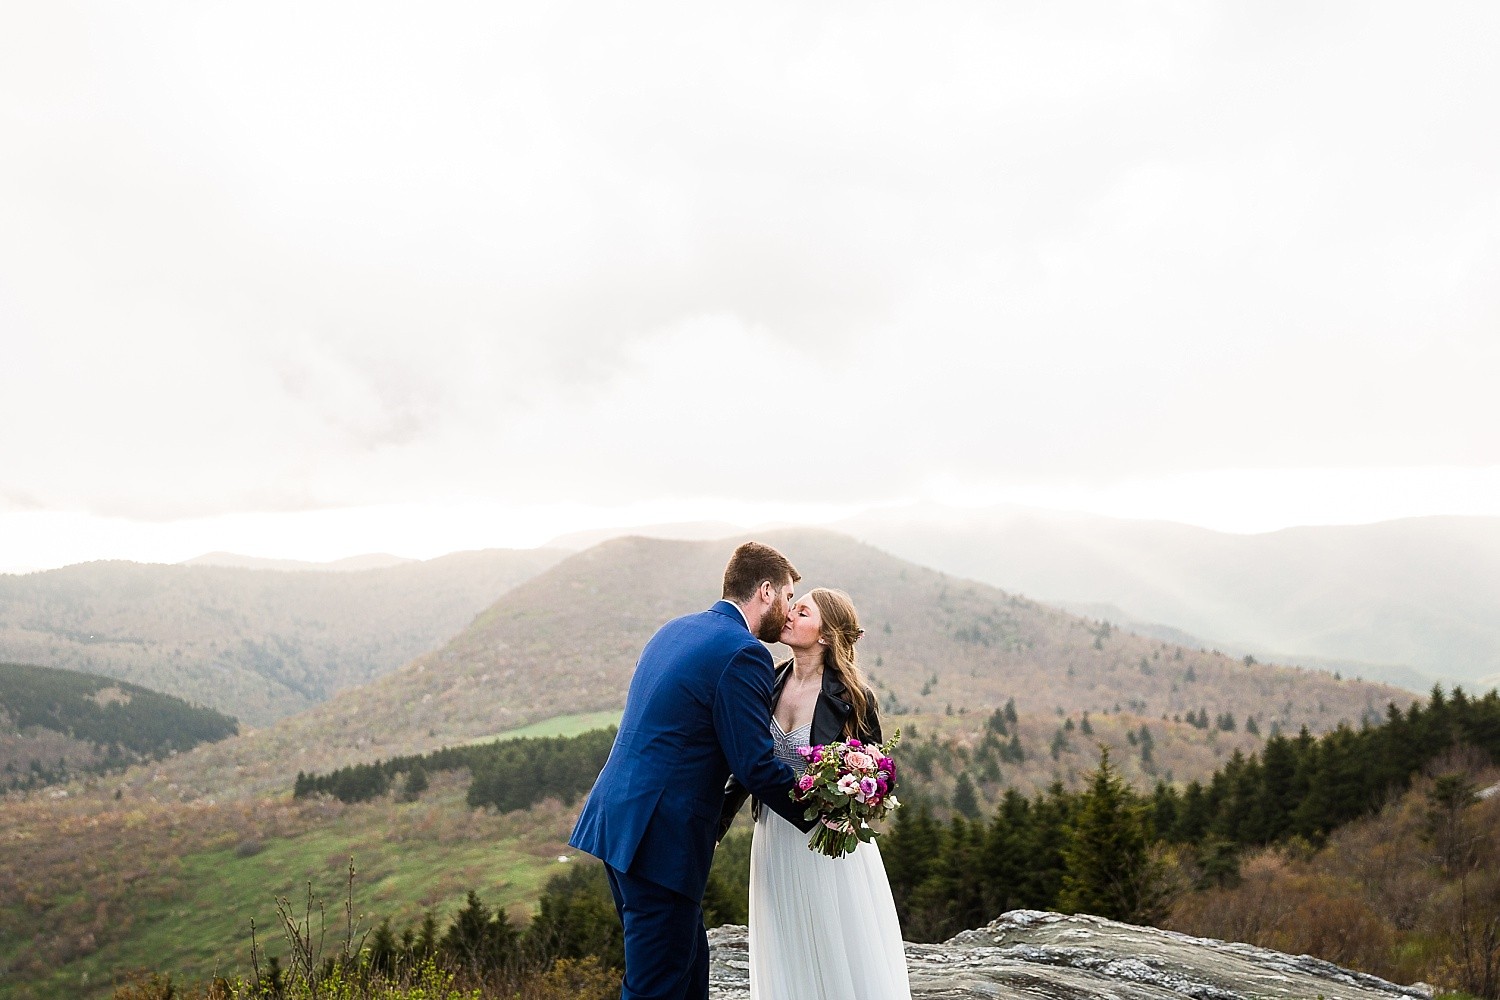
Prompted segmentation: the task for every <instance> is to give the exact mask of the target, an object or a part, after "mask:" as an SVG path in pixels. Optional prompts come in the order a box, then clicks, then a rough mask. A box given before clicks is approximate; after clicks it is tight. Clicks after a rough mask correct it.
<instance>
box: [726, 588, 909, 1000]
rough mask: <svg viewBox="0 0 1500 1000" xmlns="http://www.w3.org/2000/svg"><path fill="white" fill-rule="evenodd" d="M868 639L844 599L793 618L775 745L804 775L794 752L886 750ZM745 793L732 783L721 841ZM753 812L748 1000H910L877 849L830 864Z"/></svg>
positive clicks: (816, 599) (798, 609)
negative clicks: (868, 670) (861, 648)
mask: <svg viewBox="0 0 1500 1000" xmlns="http://www.w3.org/2000/svg"><path fill="white" fill-rule="evenodd" d="M863 634H864V630H863V629H861V628H860V627H859V622H858V619H857V618H856V616H855V612H854V604H853V602H852V601H850V600H849V596H848V595H847V594H845V593H843V592H842V591H837V590H829V589H827V588H824V587H818V588H816V589H814V590H811V591H809V592H808V593H807V595H806V596H804V597H803V598H802V599H801V600H800V601H798V602H797V604H796V605H795V606H794V607H793V608H792V609H791V611H790V612H789V613H788V615H787V623H786V627H785V628H783V629H782V631H781V641H782V642H783V643H785V644H786V645H787V646H790V647H791V650H792V654H793V656H792V659H790V660H788V661H786V662H785V663H782V664H781V665H780V666H779V667H778V668H777V671H776V686H775V688H774V689H773V691H772V694H771V698H772V702H773V714H772V719H771V737H772V739H773V740H774V741H775V743H776V754H777V756H779V757H781V758H782V759H783V760H785V761H786V762H787V763H789V764H791V765H792V767H793V768H794V769H796V770H797V771H798V772H799V773H800V772H801V771H802V770H803V767H804V762H803V761H802V759H801V758H800V757H799V756H798V755H797V750H796V748H797V747H800V746H818V745H821V744H825V743H834V742H838V741H841V740H847V739H849V738H850V737H854V738H857V739H859V740H861V741H863V742H866V743H879V742H881V732H880V717H879V713H878V710H877V706H876V703H875V696H874V693H873V692H872V691H871V690H870V689H869V687H868V686H866V684H865V682H864V678H863V677H862V676H861V674H860V670H859V667H858V666H857V665H856V663H855V655H854V644H855V642H856V641H857V640H858V639H859V637H860V636H861V635H863ZM748 794H749V793H748V792H746V791H745V789H744V787H743V786H742V785H740V784H739V782H738V781H736V780H735V779H734V778H730V779H729V784H728V785H727V786H726V787H725V789H724V808H723V812H722V814H721V816H720V821H719V836H720V838H722V837H723V836H724V833H725V832H726V831H728V829H729V825H730V823H731V822H733V820H734V817H735V814H736V813H737V812H739V809H740V807H741V806H742V805H743V804H744V802H745V799H746V798H747V797H748ZM752 814H753V815H754V816H755V832H754V835H753V839H752V841H751V844H750V997H751V1000H850V998H854V997H857V998H859V1000H909V998H910V996H911V988H910V986H909V985H908V982H907V975H906V953H905V951H904V950H903V947H902V944H901V925H900V923H899V922H898V921H897V919H896V905H895V902H894V900H892V898H891V886H890V882H889V881H888V880H887V879H886V875H885V865H884V863H883V862H882V861H881V860H880V849H879V848H878V847H876V846H875V843H874V842H873V841H872V842H870V843H868V844H860V845H859V847H858V848H856V849H855V850H854V851H853V852H852V853H850V854H848V855H846V856H844V857H842V858H838V859H834V858H829V857H825V856H824V855H822V854H819V853H817V852H815V851H811V850H809V849H808V847H807V837H808V835H807V834H806V833H803V832H801V831H799V830H798V829H797V828H796V827H795V826H793V825H792V824H791V823H789V822H787V821H786V820H785V819H782V818H781V817H780V816H778V815H776V813H775V812H773V811H771V810H770V809H761V808H760V803H759V802H756V803H754V804H753V806H752Z"/></svg>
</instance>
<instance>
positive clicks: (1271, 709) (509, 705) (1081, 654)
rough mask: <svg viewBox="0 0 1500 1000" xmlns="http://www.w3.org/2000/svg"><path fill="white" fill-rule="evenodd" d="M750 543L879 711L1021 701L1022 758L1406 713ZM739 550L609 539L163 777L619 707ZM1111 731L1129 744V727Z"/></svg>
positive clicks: (945, 713)
mask: <svg viewBox="0 0 1500 1000" xmlns="http://www.w3.org/2000/svg"><path fill="white" fill-rule="evenodd" d="M761 538H762V539H763V540H765V541H768V542H770V543H772V544H775V545H777V546H778V547H780V548H781V549H782V550H783V551H785V552H786V553H787V554H788V556H789V557H790V558H791V559H792V560H793V561H794V563H795V564H796V565H797V567H798V568H799V570H801V572H802V574H803V580H802V582H801V583H800V584H799V590H805V589H806V588H808V587H810V586H816V585H835V586H838V587H840V588H841V589H844V590H846V591H847V592H848V593H849V594H850V595H851V596H852V597H853V599H854V600H855V602H856V605H857V606H858V608H859V609H860V617H861V621H862V623H863V625H864V627H865V629H866V635H865V637H864V638H863V639H862V640H861V641H860V646H859V651H860V656H861V662H862V663H863V665H864V669H865V670H866V671H867V673H868V676H869V679H870V681H871V683H872V685H873V687H874V689H875V691H876V693H877V695H878V696H879V697H880V699H881V704H882V706H883V709H884V711H885V712H886V713H887V714H888V715H889V716H890V717H892V718H893V719H894V718H898V717H901V716H911V717H912V718H913V719H914V720H915V719H920V720H922V724H923V725H924V726H926V727H928V728H931V727H938V728H947V729H952V730H954V731H959V730H963V731H966V732H969V733H971V734H972V733H975V732H976V731H977V729H978V727H979V726H980V725H981V724H982V718H983V717H982V715H981V714H980V713H981V712H984V713H987V712H988V711H990V710H992V709H994V708H996V707H999V706H1002V705H1004V704H1006V702H1007V701H1009V700H1011V699H1014V701H1015V705H1016V708H1017V709H1018V711H1019V713H1020V714H1021V716H1022V718H1023V721H1024V723H1025V724H1024V725H1023V726H1022V729H1023V731H1025V733H1026V736H1027V740H1028V742H1030V744H1031V747H1030V749H1031V753H1032V755H1033V757H1037V756H1039V755H1042V754H1045V753H1046V750H1047V746H1048V742H1047V741H1048V739H1049V738H1052V737H1053V736H1054V730H1055V729H1057V728H1058V727H1060V726H1062V725H1063V723H1064V721H1065V719H1069V718H1073V719H1077V718H1078V717H1079V716H1080V715H1081V713H1083V712H1088V713H1091V714H1092V715H1093V717H1094V720H1095V722H1096V723H1098V724H1099V725H1105V724H1106V723H1105V721H1104V720H1106V719H1108V718H1111V717H1116V718H1118V717H1128V719H1130V720H1131V721H1130V723H1129V726H1131V727H1134V726H1137V725H1140V724H1145V723H1152V724H1154V725H1156V726H1157V728H1158V730H1159V733H1158V738H1162V737H1170V738H1171V739H1172V740H1175V741H1178V742H1184V741H1185V742H1186V743H1190V744H1193V745H1196V746H1198V747H1199V748H1200V749H1201V748H1202V747H1203V746H1206V745H1207V744H1208V743H1209V741H1210V740H1211V739H1213V738H1215V737H1214V736H1211V734H1210V733H1209V732H1206V731H1205V729H1206V728H1207V727H1206V726H1203V727H1199V728H1197V729H1195V728H1193V727H1192V725H1191V724H1189V723H1186V722H1185V721H1184V719H1185V717H1186V716H1187V715H1189V714H1193V715H1199V714H1201V715H1202V717H1203V719H1204V721H1205V723H1206V721H1207V718H1208V717H1209V716H1212V717H1213V718H1215V719H1218V718H1219V717H1221V716H1222V715H1225V714H1229V715H1232V716H1233V717H1235V718H1236V719H1238V720H1239V722H1240V724H1241V725H1243V724H1244V723H1245V721H1246V720H1247V719H1248V718H1250V717H1252V716H1253V717H1254V718H1255V719H1256V721H1257V725H1258V727H1259V728H1260V729H1261V730H1262V731H1266V730H1268V729H1269V727H1271V726H1273V725H1275V726H1279V727H1280V728H1282V729H1290V730H1292V731H1295V729H1296V728H1298V727H1300V726H1302V725H1307V726H1309V727H1310V728H1311V729H1313V730H1314V731H1322V730H1326V729H1329V728H1332V727H1333V726H1335V725H1337V724H1338V723H1339V722H1341V721H1344V722H1349V723H1351V724H1358V723H1359V721H1360V720H1361V719H1364V718H1368V717H1372V716H1373V717H1379V716H1380V715H1381V714H1382V713H1383V711H1384V708H1385V706H1386V704H1387V703H1388V702H1390V701H1396V702H1398V703H1401V704H1405V703H1406V702H1408V701H1410V700H1411V699H1412V695H1411V694H1410V693H1409V692H1406V691H1402V690H1400V689H1397V688H1394V687H1390V686H1386V685H1379V684H1374V683H1370V682H1363V681H1356V680H1353V679H1346V680H1340V679H1337V678H1335V677H1334V676H1333V675H1331V674H1328V673H1325V672H1322V671H1307V670H1301V669H1298V668H1289V667H1276V666H1270V665H1266V664H1261V663H1257V662H1246V661H1245V660H1243V659H1236V658H1232V657H1230V656H1227V655H1225V654H1223V653H1220V652H1215V651H1211V650H1203V649H1199V648H1196V647H1187V646H1182V645H1178V644H1172V643H1167V642H1164V641H1162V640H1159V639H1154V638H1150V637H1145V636H1138V635H1134V634H1131V633H1128V632H1124V631H1121V630H1119V629H1117V628H1114V627H1112V626H1111V625H1109V624H1108V623H1106V622H1100V621H1094V620H1090V619H1086V618H1083V617H1079V616H1076V615H1071V614H1068V613H1066V612H1064V611H1060V610H1058V609H1055V608H1051V607H1048V606H1045V605H1042V604H1039V603H1037V602H1035V601H1032V600H1029V599H1026V598H1022V597H1018V596H1016V595H1013V594H1010V593H1007V592H1005V591H1002V590H999V589H997V588H994V587H990V586H987V585H985V584H981V583H976V582H973V581H969V580H964V579H960V578H956V577H952V576H948V575H946V574H944V573H940V572H938V571H936V570H932V569H926V568H924V567H921V566H917V565H915V564H913V563H909V562H906V561H904V560H901V559H898V558H896V557H894V556H891V555H889V554H887V553H885V552H882V551H880V550H879V549H876V548H874V547H873V546H870V545H866V544H864V543H861V542H858V541H855V540H854V539H851V538H848V537H847V536H843V535H838V534H835V533H832V532H826V531H816V530H806V529H804V530H794V531H787V532H773V533H770V534H766V535H762V536H761ZM732 545H733V540H720V541H715V542H686V541H671V540H662V539H650V538H640V537H627V538H619V539H614V540H611V541H608V542H604V543H602V544H600V545H597V546H594V547H593V548H590V549H587V550H585V551H583V552H580V553H577V554H575V555H572V556H569V557H568V558H566V559H564V560H563V561H561V562H559V563H558V564H556V565H554V566H552V567H551V568H549V569H547V570H545V571H543V572H541V573H539V574H538V575H536V576H535V577H533V578H531V579H529V580H526V581H525V582H523V583H521V584H518V585H517V586H516V587H514V588H513V589H511V590H509V591H508V592H506V593H505V594H503V595H501V597H500V598H499V599H498V600H497V601H496V602H495V603H494V604H493V605H491V606H490V607H489V608H488V609H486V610H485V611H484V612H483V613H482V614H480V615H479V616H478V617H477V618H475V619H474V621H473V623H472V624H471V625H470V626H469V627H468V628H466V629H464V630H463V631H461V632H459V633H458V634H457V635H455V636H454V637H453V638H452V639H450V640H449V641H448V642H447V643H446V644H444V645H442V646H441V647H440V648H438V649H435V650H433V651H432V652H429V653H425V654H423V655H421V656H418V657H416V658H415V659H414V660H412V661H411V662H409V663H407V664H405V665H404V666H402V667H401V668H400V669H398V670H395V671H393V672H391V673H388V674H386V675H384V676H381V677H378V678H376V679H374V680H372V681H370V682H368V683H366V684H363V685H361V686H358V687H352V688H349V689H347V690H344V691H341V692H339V693H337V694H335V695H334V696H333V697H331V698H330V699H329V700H328V701H326V702H325V703H322V704H319V705H316V706H313V707H311V708H309V709H308V710H306V711H304V712H302V713H299V714H298V715H296V716H293V717H290V718H287V719H284V720H282V721H280V722H279V723H277V724H276V725H275V726H272V727H269V728H266V729H264V730H262V731H259V732H254V733H247V734H245V735H243V736H241V737H238V738H236V739H231V740H228V741H225V742H224V743H221V744H219V745H217V746H213V747H204V748H201V749H200V750H199V751H197V752H195V753H194V754H192V755H189V756H188V757H184V758H182V759H180V760H178V761H174V762H173V763H172V764H171V765H170V767H164V768H163V769H160V770H161V771H162V773H164V774H165V775H166V779H165V780H170V781H172V782H175V783H177V784H179V785H180V786H182V787H191V788H197V789H199V790H200V793H201V794H215V795H224V794H228V792H229V789H231V788H235V789H239V790H240V791H241V792H242V793H246V794H253V793H265V792H268V791H270V790H272V789H274V788H277V787H280V785H289V783H290V778H291V776H293V775H295V773H296V772H297V771H299V770H307V771H326V770H329V769H331V768H334V767H340V766H344V765H346V764H350V763H355V762H359V761H367V760H372V759H375V758H386V757H390V756H394V755H398V754H409V753H416V752H426V751H428V750H432V749H436V748H437V747H439V746H443V745H454V744H457V743H462V742H468V741H472V740H477V739H482V738H484V737H487V736H491V735H493V734H496V733H501V732H506V731H511V730H514V729H516V728H518V727H522V726H525V725H528V724H530V723H535V722H538V721H542V720H546V719H551V718H556V717H559V716H571V715H577V714H583V713H596V712H605V711H610V710H619V709H620V708H621V707H622V706H623V704H624V697H625V692H626V689H627V687H628V685H629V680H630V675H631V672H632V670H633V668H634V664H635V660H636V657H637V655H638V654H639V652H640V649H641V647H642V646H643V645H644V644H645V642H646V640H647V639H648V638H650V636H651V634H652V632H653V631H654V630H655V629H656V628H657V627H659V626H660V625H661V623H662V622H664V621H666V620H668V619H670V618H673V617H676V616H678V615H682V614H688V613H691V612H693V611H698V610H702V609H703V608H706V607H708V606H709V605H710V604H712V603H713V602H714V600H715V599H717V597H718V585H719V580H720V575H721V574H722V572H723V565H724V561H725V559H726V557H727V555H728V553H729V551H730V550H731V548H732ZM774 648H775V649H777V650H781V651H782V652H783V653H784V650H782V649H781V647H774ZM1071 725H1072V723H1069V726H1071ZM1110 726H1111V728H1112V729H1116V730H1118V732H1116V733H1115V735H1116V736H1117V737H1118V738H1119V742H1120V743H1121V744H1122V745H1123V744H1124V742H1125V739H1124V737H1125V735H1126V733H1125V730H1126V728H1127V727H1126V725H1125V724H1124V723H1123V722H1120V723H1113V724H1110ZM1242 739H1248V742H1247V743H1246V744H1245V748H1246V749H1249V748H1250V747H1252V746H1253V745H1254V743H1255V740H1254V739H1253V738H1252V737H1246V736H1245V735H1244V733H1243V731H1242V730H1237V731H1236V732H1235V734H1233V736H1231V735H1230V734H1223V739H1222V743H1221V744H1220V746H1219V748H1218V749H1219V750H1221V751H1222V750H1224V749H1225V747H1227V746H1229V745H1230V744H1232V743H1234V742H1235V741H1238V740H1242ZM1083 743H1084V744H1085V745H1087V744H1088V743H1089V740H1087V739H1084V740H1083ZM1162 752H1163V753H1165V752H1166V748H1165V747H1164V748H1163V750H1162ZM1158 756H1159V757H1160V756H1161V754H1160V753H1159V754H1158ZM1169 759H1170V755H1168V757H1164V758H1162V763H1163V766H1166V767H1170V766H1171V765H1170V764H1168V763H1166V761H1167V760H1169ZM1214 759H1215V755H1214V754H1209V755H1207V756H1206V757H1201V758H1200V759H1195V760H1191V761H1189V760H1188V759H1186V758H1185V759H1184V761H1183V764H1182V765H1181V766H1180V768H1179V770H1178V771H1177V773H1178V774H1179V775H1182V774H1185V773H1186V772H1187V771H1191V772H1194V773H1196V772H1200V771H1201V772H1203V773H1207V771H1208V770H1211V769H1212V766H1213V760H1214ZM1051 764H1052V762H1051V761H1045V762H1041V769H1040V771H1039V772H1038V773H1036V774H1035V777H1036V778H1037V779H1038V780H1050V778H1051V777H1053V775H1052V773H1051V772H1052V770H1053V768H1052V766H1051ZM1181 768H1185V769H1186V770H1183V769H1181Z"/></svg>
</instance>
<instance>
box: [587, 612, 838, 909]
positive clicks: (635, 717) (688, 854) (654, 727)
mask: <svg viewBox="0 0 1500 1000" xmlns="http://www.w3.org/2000/svg"><path fill="white" fill-rule="evenodd" d="M774 678H775V667H774V665H773V662H772V660H771V654H770V653H769V652H767V650H766V647H765V646H763V645H761V643H760V640H758V639H756V638H755V637H754V636H753V635H751V634H750V630H749V629H747V628H746V627H745V621H744V618H743V617H742V616H741V615H740V611H739V609H738V608H736V607H735V606H734V605H733V604H730V603H729V602H727V601H720V602H719V603H717V604H715V605H714V606H713V607H712V608H710V609H709V610H707V611H704V612H702V613H700V614H696V615H687V616H686V617H683V618H678V619H675V620H674V621H670V622H668V623H667V624H666V625H663V626H662V627H661V629H660V630H659V631H658V632H657V633H656V635H654V636H653V637H652V638H651V641H650V642H648V643H647V644H646V648H645V649H644V650H643V651H642V652H641V658H640V660H639V661H638V662H637V663H636V668H635V676H634V677H632V678H631V680H630V691H629V693H628V694H627V695H626V698H625V714H624V717H623V718H621V720H620V730H619V732H618V733H617V734H616V736H615V742H614V746H613V747H612V748H611V749H610V753H609V759H608V760H607V761H605V764H604V769H603V770H602V771H600V772H599V777H598V779H597V780H596V781H595V782H594V788H593V790H592V791H591V792H589V797H588V801H587V802H585V803H584V806H583V812H582V813H581V814H580V815H579V817H578V823H577V825H576V826H575V827H574V828H573V836H572V837H571V838H569V840H568V843H569V844H571V845H572V846H573V847H575V848H577V849H578V850H580V851H585V852H587V853H589V854H592V855H594V856H595V857H596V858H600V859H602V860H603V861H605V862H606V863H607V864H609V865H610V866H611V867H613V868H615V869H617V870H619V871H623V872H628V873H629V874H631V875H634V876H636V877H638V878H643V879H646V880H647V881H650V882H654V883H656V884H657V885H660V886H664V887H666V888H668V889H671V890H672V891H674V892H678V893H681V894H682V895H684V896H687V897H689V898H691V899H694V900H700V899H702V898H703V889H704V886H705V885H706V883H707V881H708V869H709V865H710V863H711V862H712V861H713V853H714V842H715V837H714V833H715V831H716V830H717V824H718V819H719V811H720V805H721V803H722V801H723V794H724V782H725V780H726V779H727V778H728V777H729V775H730V773H731V772H732V773H734V774H735V775H737V776H738V777H739V779H740V781H741V782H742V783H743V784H744V785H745V787H747V788H749V789H751V790H752V791H753V792H755V794H757V795H760V796H762V797H763V798H765V799H766V801H768V802H775V803H776V804H777V805H776V807H775V808H776V811H777V812H779V813H781V815H783V816H785V817H786V818H787V819H788V820H790V821H791V822H793V823H796V824H797V826H798V827H800V828H802V829H806V830H811V829H812V824H811V823H808V822H806V821H804V820H803V819H802V812H803V809H802V807H801V806H800V805H798V804H797V803H795V802H793V801H792V800H791V798H790V792H791V790H792V788H793V787H795V785H796V782H797V777H798V775H797V774H796V772H795V771H793V770H792V768H790V767H788V766H787V765H786V764H785V763H784V762H782V761H780V760H778V759H777V757H776V751H775V745H774V744H773V743H772V741H771V731H770V725H771V690H772V684H773V682H774Z"/></svg>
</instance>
